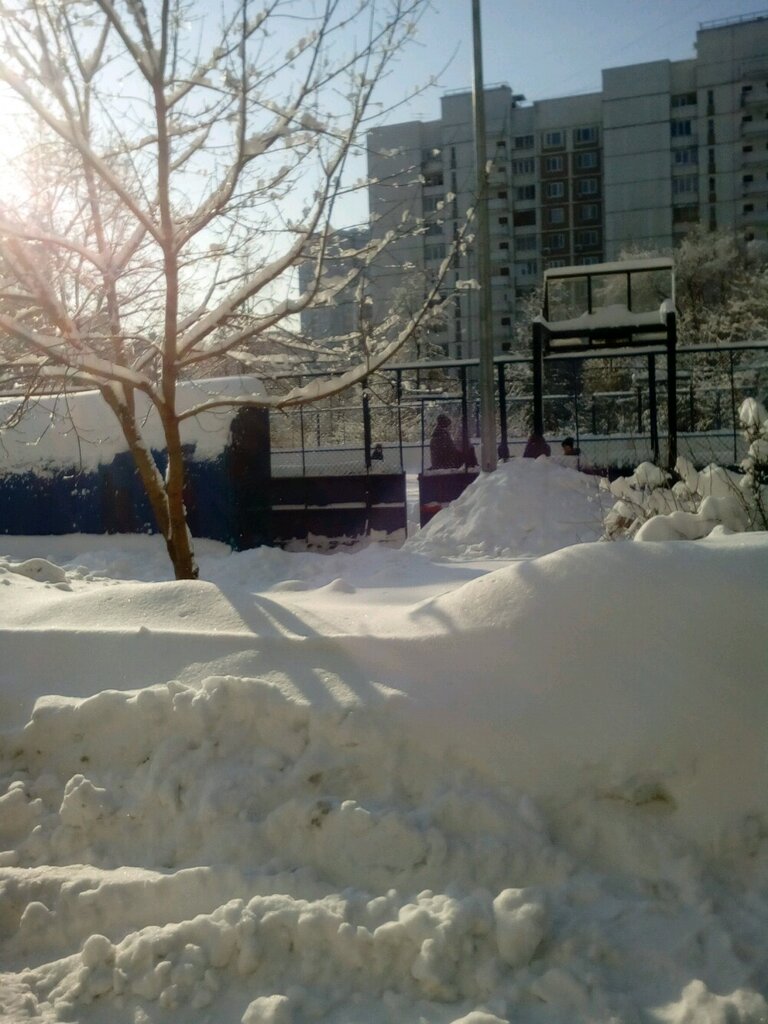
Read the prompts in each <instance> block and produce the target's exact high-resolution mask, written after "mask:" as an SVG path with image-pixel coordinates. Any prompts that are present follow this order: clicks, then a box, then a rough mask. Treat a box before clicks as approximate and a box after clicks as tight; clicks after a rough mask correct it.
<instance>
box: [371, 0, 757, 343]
mask: <svg viewBox="0 0 768 1024" xmlns="http://www.w3.org/2000/svg"><path fill="white" fill-rule="evenodd" d="M602 84H603V88H602V91H601V92H596V93H590V94H587V95H581V96H568V97H559V98H554V99H546V100H539V101H536V102H534V103H531V104H526V103H524V97H522V96H519V95H514V94H513V93H512V91H511V89H510V88H509V87H508V86H495V87H492V88H488V89H487V90H486V92H485V106H486V150H487V155H488V159H489V161H490V165H491V170H490V177H489V199H488V207H489V222H490V232H491V262H492V268H493V269H492V285H491V287H492V309H493V335H494V347H495V348H496V350H497V351H499V350H505V349H507V348H508V347H509V346H510V344H511V342H512V339H513V327H514V323H515V318H516V316H519V315H520V313H521V303H522V302H523V301H524V299H525V296H526V295H528V294H529V293H530V291H531V289H532V288H533V287H534V286H535V285H536V283H537V282H538V281H539V279H540V275H541V272H542V271H543V270H545V269H547V268H548V267H556V266H563V265H566V264H573V263H576V264H579V263H583V264H588V263H598V262H601V261H603V260H612V259H616V258H617V257H618V256H619V255H620V253H621V252H622V251H623V250H627V249H632V248H635V249H641V250H653V251H661V252H664V251H669V250H671V248H672V247H673V246H674V245H675V243H676V242H677V241H679V240H680V238H682V237H683V236H684V235H685V234H686V233H687V232H688V231H689V230H690V229H691V227H692V226H693V225H694V224H701V225H703V226H704V227H706V228H711V229H715V228H728V229H732V230H734V231H735V232H737V233H738V234H739V235H740V237H742V238H744V239H745V240H750V239H758V238H759V239H767V238H768V12H766V14H764V15H750V16H748V17H745V18H739V19H732V20H725V21H720V22H712V23H708V24H702V25H701V26H700V28H699V31H698V33H697V37H696V56H695V57H693V58H691V59H690V60H682V61H669V60H659V61H654V62H651V63H647V64H635V65H631V66H628V67H617V68H610V69H606V70H604V71H603V73H602ZM368 151H369V156H368V164H369V173H370V176H371V185H370V189H369V203H370V223H371V231H372V233H373V236H374V237H377V236H381V235H382V234H383V233H384V232H386V231H389V230H393V229H395V228H400V227H401V226H402V224H403V218H404V217H405V218H410V219H412V220H413V222H414V223H415V224H420V225H421V230H420V233H419V234H416V235H413V236H411V237H409V238H402V239H401V240H399V241H397V242H396V243H395V244H394V246H393V247H392V248H391V249H390V251H389V255H388V258H387V260H386V263H382V264H381V265H379V266H378V267H377V269H376V273H375V276H374V279H373V281H372V283H371V289H370V290H371V295H372V297H373V300H374V305H376V304H378V303H382V304H385V305H386V304H389V303H390V302H391V297H392V294H393V292H394V291H395V290H399V291H400V292H402V290H403V289H406V288H409V289H411V290H412V291H417V290H418V289H419V287H422V288H423V284H424V281H425V279H426V277H428V276H429V275H430V274H434V273H436V272H437V269H438V268H439V267H440V265H441V262H442V260H443V259H444V258H445V256H446V253H448V252H449V249H450V246H451V243H452V241H453V239H454V238H455V237H456V235H457V233H458V232H459V231H460V229H461V225H462V223H463V221H464V219H465V218H466V215H467V212H468V210H469V209H470V208H471V206H472V205H473V203H474V197H475V191H476V175H475V168H474V152H475V150H474V142H473V129H472V101H471V94H470V93H469V92H459V93H452V94H448V95H446V96H444V97H443V98H442V101H441V116H440V118H439V119H437V120H435V121H428V122H421V121H411V122H408V123H405V124H397V125H390V126H387V127H384V128H379V129H376V130H375V131H373V132H371V133H370V134H369V136H368ZM476 278H477V259H476V252H475V251H474V249H473V247H472V246H470V248H469V250H468V251H466V252H464V253H462V254H461V255H459V256H457V257H456V258H455V259H454V261H453V265H452V266H451V268H450V271H449V274H448V278H447V282H446V283H447V285H449V286H450V288H447V289H446V291H450V292H451V294H454V287H453V286H454V285H455V284H456V282H457V281H458V282H460V283H461V282H464V287H463V288H462V287H461V284H460V290H459V291H458V292H456V293H455V297H454V298H452V299H451V309H450V315H449V316H448V317H447V318H446V320H445V322H444V326H443V328H442V332H441V334H440V335H438V336H435V337H434V338H433V339H432V340H433V341H439V342H440V343H441V344H442V345H443V347H444V348H445V351H446V354H447V355H449V356H450V357H453V358H461V357H470V356H474V355H476V354H477V331H478V319H479V318H478V313H477V304H478V303H477V292H476V290H475V289H474V288H473V281H474V280H475V279H476Z"/></svg>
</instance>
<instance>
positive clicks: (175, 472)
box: [163, 416, 200, 580]
mask: <svg viewBox="0 0 768 1024" xmlns="http://www.w3.org/2000/svg"><path fill="white" fill-rule="evenodd" d="M163 432H164V434H165V443H166V446H167V452H168V468H167V469H166V471H165V495H166V500H167V509H168V531H167V532H164V534H163V536H164V537H165V544H166V547H167V548H168V555H169V556H170V559H171V562H172V563H173V570H174V572H175V574H176V579H177V580H196V579H197V578H198V576H199V573H200V570H199V569H198V566H197V562H196V561H195V553H194V550H193V548H192V537H191V535H190V532H189V527H188V526H187V510H186V508H185V507H184V477H185V470H184V452H183V450H182V446H181V434H180V432H179V421H178V420H177V419H176V417H175V416H169V417H168V418H167V420H166V419H165V418H163Z"/></svg>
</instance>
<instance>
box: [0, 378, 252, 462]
mask: <svg viewBox="0 0 768 1024" xmlns="http://www.w3.org/2000/svg"><path fill="white" fill-rule="evenodd" d="M264 394H265V391H264V385H263V384H262V383H261V381H259V380H257V379H256V378H253V377H220V378H207V379H203V380H197V381H185V382H183V383H181V384H180V385H179V387H178V399H177V409H178V412H179V413H182V412H187V411H189V410H190V409H193V408H195V407H197V406H198V405H203V404H204V403H205V402H207V401H210V400H211V399H212V398H216V397H218V396H219V395H223V396H227V397H236V398H242V397H243V396H245V395H248V396H253V397H255V398H259V397H263V396H264ZM21 397H22V396H20V397H19V398H14V397H0V452H1V453H2V457H3V458H2V469H0V473H9V472H23V471H25V470H30V469H32V470H35V471H36V472H40V471H41V470H42V471H45V470H46V469H47V468H61V467H67V468H68V467H71V466H76V467H78V468H82V469H95V468H96V467H98V466H99V465H101V464H104V463H109V462H111V461H112V460H113V459H114V457H115V456H116V455H117V454H118V453H119V452H124V451H126V450H127V444H126V441H125V438H124V437H123V434H122V431H121V429H120V426H119V424H118V422H117V420H116V418H115V416H114V414H113V412H112V410H111V409H110V408H109V407H108V406H107V404H106V403H105V401H104V399H103V397H102V396H101V394H100V393H99V392H98V391H76V392H68V393H62V394H61V395H56V396H45V397H40V398H38V399H36V400H34V401H33V402H32V403H31V404H30V405H29V407H28V408H27V409H26V410H25V411H24V415H23V417H21V419H20V420H19V422H18V423H14V422H13V416H14V414H15V413H16V411H17V409H18V407H19V403H20V401H21ZM136 405H137V418H138V421H139V424H140V426H141V429H142V435H143V437H144V441H145V443H146V445H147V446H148V447H149V448H155V449H157V450H159V451H163V450H164V449H165V439H164V437H163V431H162V425H161V423H160V418H159V416H158V415H157V412H156V411H155V410H154V409H150V406H149V400H148V399H147V398H146V396H145V395H144V394H138V395H137V396H136ZM232 417H233V411H232V408H231V407H229V408H227V407H222V408H216V409H209V410H207V411H205V412H201V413H200V414H198V415H197V416H196V417H190V418H189V419H185V420H184V421H183V422H182V424H181V436H182V441H183V442H184V443H185V444H190V445H194V451H195V457H196V458H198V459H205V458H214V457H215V456H217V455H220V454H221V452H222V451H223V450H224V448H225V447H226V444H227V442H228V440H229V430H230V426H231V423H232Z"/></svg>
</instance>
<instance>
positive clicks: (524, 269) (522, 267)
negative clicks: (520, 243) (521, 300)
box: [515, 260, 539, 277]
mask: <svg viewBox="0 0 768 1024" xmlns="http://www.w3.org/2000/svg"><path fill="white" fill-rule="evenodd" d="M538 272H539V264H538V262H537V260H523V261H522V262H520V263H516V264H515V276H516V277H535V276H536V275H537V274H538Z"/></svg>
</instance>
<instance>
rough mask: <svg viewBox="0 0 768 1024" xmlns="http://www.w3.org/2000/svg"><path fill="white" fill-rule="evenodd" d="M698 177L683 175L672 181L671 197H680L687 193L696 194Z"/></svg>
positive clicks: (695, 175)
mask: <svg viewBox="0 0 768 1024" xmlns="http://www.w3.org/2000/svg"><path fill="white" fill-rule="evenodd" d="M698 190H699V177H698V175H697V174H683V175H680V176H679V177H677V178H673V179H672V195H673V196H681V195H685V194H687V193H689V192H698Z"/></svg>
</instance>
